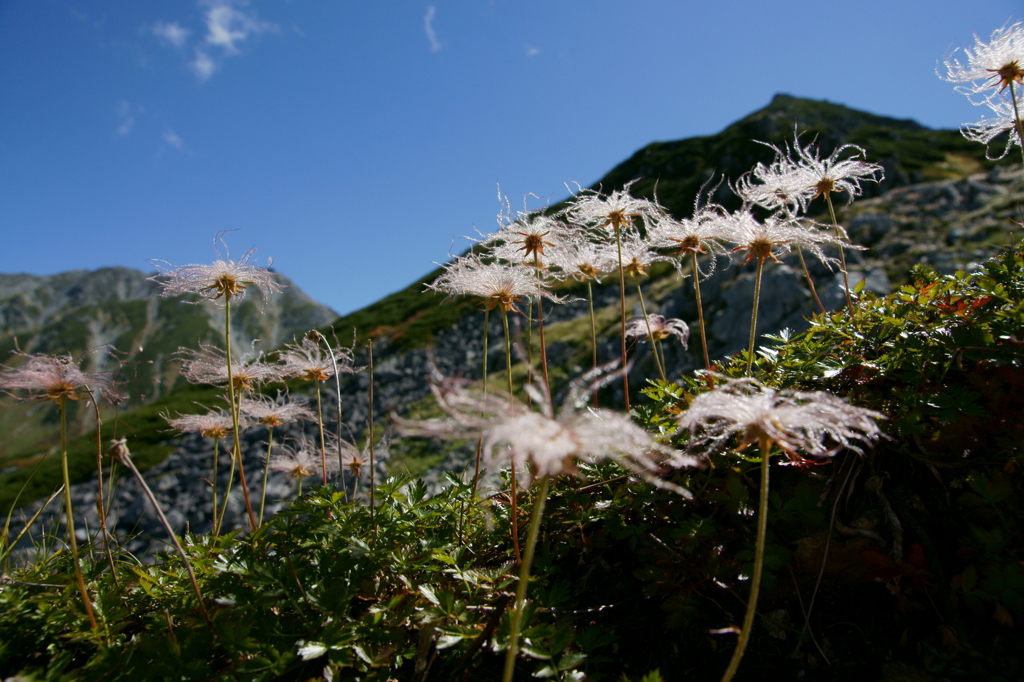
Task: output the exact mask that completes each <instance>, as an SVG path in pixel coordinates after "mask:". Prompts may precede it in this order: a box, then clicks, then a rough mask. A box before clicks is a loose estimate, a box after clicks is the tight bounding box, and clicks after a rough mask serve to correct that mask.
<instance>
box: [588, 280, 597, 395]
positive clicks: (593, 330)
mask: <svg viewBox="0 0 1024 682" xmlns="http://www.w3.org/2000/svg"><path fill="white" fill-rule="evenodd" d="M587 303H588V304H590V346H591V348H590V351H591V355H592V356H593V361H594V372H595V374H596V372H597V319H596V318H595V317H594V288H593V286H591V283H590V280H589V279H587ZM597 406H598V405H597V384H596V383H595V384H594V407H597Z"/></svg>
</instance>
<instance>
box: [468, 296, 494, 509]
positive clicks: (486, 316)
mask: <svg viewBox="0 0 1024 682" xmlns="http://www.w3.org/2000/svg"><path fill="white" fill-rule="evenodd" d="M490 317H491V310H490V308H485V309H484V359H483V376H482V383H483V389H484V393H487V337H488V327H487V325H488V323H489V322H490ZM482 445H483V436H481V437H480V442H479V443H477V446H476V464H475V465H474V468H473V495H472V496H473V497H476V486H477V483H478V482H479V480H480V458H481V455H482V454H483V450H482Z"/></svg>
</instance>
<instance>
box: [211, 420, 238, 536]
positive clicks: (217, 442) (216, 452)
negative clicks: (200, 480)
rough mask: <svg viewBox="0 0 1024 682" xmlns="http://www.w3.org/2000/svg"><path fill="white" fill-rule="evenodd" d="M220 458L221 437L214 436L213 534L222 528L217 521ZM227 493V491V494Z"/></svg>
mask: <svg viewBox="0 0 1024 682" xmlns="http://www.w3.org/2000/svg"><path fill="white" fill-rule="evenodd" d="M219 459H220V437H219V436H214V437H213V479H212V480H211V481H210V483H211V485H212V486H213V534H214V535H217V534H218V531H219V529H220V524H219V523H218V522H217V519H218V518H219V517H218V516H217V460H219ZM234 463H235V462H234V460H232V461H231V465H232V471H231V473H232V475H234V473H235V472H234ZM226 494H227V493H225V495H226Z"/></svg>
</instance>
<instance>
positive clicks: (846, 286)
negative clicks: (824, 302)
mask: <svg viewBox="0 0 1024 682" xmlns="http://www.w3.org/2000/svg"><path fill="white" fill-rule="evenodd" d="M825 203H826V204H828V214H829V215H830V216H832V228H833V229H834V230H835V232H836V239H842V238H843V233H842V231H841V230H840V229H839V221H838V220H836V211H835V209H834V208H833V207H832V197H831V196H829V195H828V194H825ZM839 267H840V268H841V270H842V273H843V291H844V292H845V293H846V307H847V308H848V309H849V311H850V321H851V322H853V321H854V319H853V296H851V295H850V276H849V274H848V273H847V272H846V254H845V251H844V250H843V245H842V242H840V243H839Z"/></svg>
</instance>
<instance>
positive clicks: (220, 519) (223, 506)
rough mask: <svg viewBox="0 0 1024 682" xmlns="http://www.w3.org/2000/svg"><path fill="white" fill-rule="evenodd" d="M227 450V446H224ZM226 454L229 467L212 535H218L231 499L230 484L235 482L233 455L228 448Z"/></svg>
mask: <svg viewBox="0 0 1024 682" xmlns="http://www.w3.org/2000/svg"><path fill="white" fill-rule="evenodd" d="M224 449H225V450H227V447H226V446H225V448H224ZM228 455H230V457H231V468H230V469H229V470H228V484H227V486H225V488H224V502H223V503H222V504H221V507H220V513H219V514H217V527H216V528H215V529H214V531H213V534H214V535H218V536H219V535H220V531H221V527H222V526H223V525H224V515H225V514H226V513H227V511H228V501H229V500H230V499H231V484H232V483H234V482H235V455H234V453H233V452H231V451H230V450H228Z"/></svg>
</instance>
